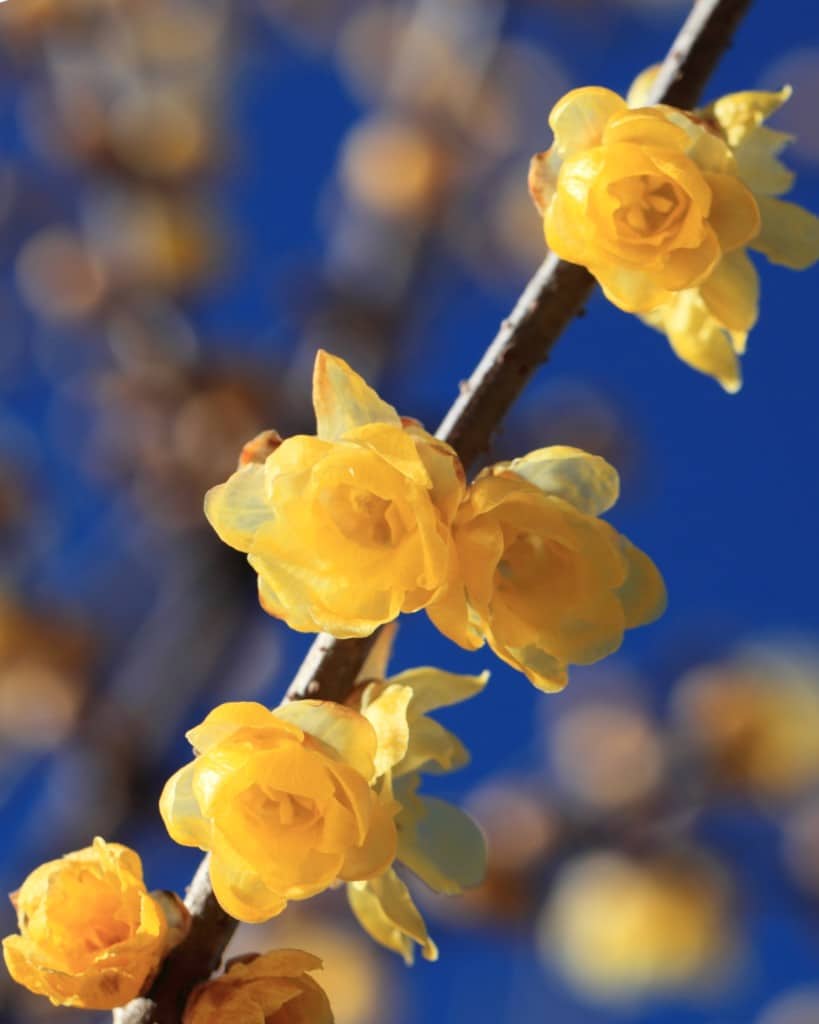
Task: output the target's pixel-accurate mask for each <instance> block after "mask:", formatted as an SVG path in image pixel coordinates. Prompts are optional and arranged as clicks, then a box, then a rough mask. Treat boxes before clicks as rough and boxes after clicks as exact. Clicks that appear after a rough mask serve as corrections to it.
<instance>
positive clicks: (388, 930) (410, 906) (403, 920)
mask: <svg viewBox="0 0 819 1024" xmlns="http://www.w3.org/2000/svg"><path fill="white" fill-rule="evenodd" d="M347 899H348V900H349V903H350V908H351V909H352V911H353V913H354V914H355V916H356V917H357V918H358V921H359V923H360V925H361V927H362V928H363V929H364V931H365V932H367V934H368V935H369V936H370V937H371V938H372V939H374V940H375V941H376V942H378V943H380V944H381V945H382V946H385V947H386V948H387V949H391V950H393V951H394V952H395V953H399V954H400V955H401V956H402V957H403V958H404V962H405V963H406V964H407V966H409V965H411V964H412V962H413V960H414V950H415V944H417V945H419V946H420V947H421V950H422V953H423V956H424V959H425V960H437V959H438V950H437V948H436V946H435V943H434V942H433V941H432V940H431V939H430V937H429V934H428V932H427V928H426V924H425V923H424V919H423V918H422V917H421V915H420V913H419V912H418V908H417V907H416V906H415V903H414V902H413V900H412V896H411V895H410V892H409V889H407V887H406V885H404V883H403V882H402V881H401V879H400V878H399V877H398V875H396V873H395V872H394V871H393V870H392V869H390V870H389V871H385V872H384V874H383V875H380V876H379V877H378V878H373V879H371V880H370V881H368V882H353V883H351V884H350V885H348V886H347Z"/></svg>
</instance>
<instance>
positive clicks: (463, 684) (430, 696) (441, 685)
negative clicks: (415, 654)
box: [389, 668, 489, 720]
mask: <svg viewBox="0 0 819 1024" xmlns="http://www.w3.org/2000/svg"><path fill="white" fill-rule="evenodd" d="M488 682H489V673H488V672H482V673H481V674H480V675H479V676H465V675H457V674H455V673H454V672H443V671H442V670H441V669H439V668H412V669H408V670H407V671H406V672H399V674H398V675H396V676H391V677H390V679H389V683H390V685H395V686H404V687H408V688H409V689H410V690H411V691H412V704H411V705H410V709H409V710H410V719H411V720H412V719H416V718H418V717H419V716H420V715H425V714H426V713H427V712H428V711H435V710H436V709H437V708H446V707H450V706H451V705H453V704H460V703H461V701H465V700H469V699H470V698H471V697H475V696H477V694H479V693H481V691H482V690H483V689H484V688H485V687H486V684H487V683H488Z"/></svg>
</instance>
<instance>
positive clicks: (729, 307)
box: [700, 249, 759, 333]
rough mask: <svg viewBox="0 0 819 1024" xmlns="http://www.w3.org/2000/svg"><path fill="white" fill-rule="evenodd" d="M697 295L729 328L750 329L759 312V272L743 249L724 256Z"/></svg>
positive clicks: (736, 329) (737, 329) (746, 330)
mask: <svg viewBox="0 0 819 1024" xmlns="http://www.w3.org/2000/svg"><path fill="white" fill-rule="evenodd" d="M700 295H701V296H702V300H703V302H704V303H705V305H706V307H707V308H708V310H709V312H710V313H711V314H712V315H713V316H715V317H716V318H717V320H718V321H719V322H720V323H722V324H723V325H724V326H725V327H727V328H729V330H732V331H742V332H746V333H747V332H748V331H750V329H751V328H752V327H753V326H754V324H755V323H756V318H757V315H758V312H759V275H758V274H757V272H756V269H755V267H754V265H753V263H751V261H750V259H749V258H748V255H747V253H746V252H745V250H744V249H737V250H736V251H735V252H731V253H727V254H726V255H725V256H723V258H722V259H721V260H720V262H719V263H718V264H717V265H716V267H715V268H714V270H713V271H712V272H711V274H710V276H709V277H708V278H706V280H705V281H703V283H702V284H701V285H700Z"/></svg>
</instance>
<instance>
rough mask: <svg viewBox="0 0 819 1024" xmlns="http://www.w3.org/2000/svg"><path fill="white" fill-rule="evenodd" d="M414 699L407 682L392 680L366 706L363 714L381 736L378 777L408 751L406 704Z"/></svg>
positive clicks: (408, 734) (377, 753) (408, 736)
mask: <svg viewBox="0 0 819 1024" xmlns="http://www.w3.org/2000/svg"><path fill="white" fill-rule="evenodd" d="M411 700H412V690H411V689H410V688H409V687H408V686H400V685H392V684H390V685H389V686H386V687H385V688H384V690H383V691H382V693H381V694H380V695H379V696H378V697H376V699H375V700H374V701H372V702H371V703H369V704H368V705H367V707H366V708H364V711H363V714H364V717H365V718H366V719H367V721H368V722H369V723H370V725H371V726H372V727H373V729H374V730H375V735H376V737H377V738H378V749H377V752H376V755H375V775H376V777H378V776H380V775H383V774H384V772H387V771H389V769H390V768H392V767H393V766H394V765H396V764H398V762H399V761H400V760H402V758H403V757H404V755H405V754H406V752H407V747H408V745H409V738H410V730H409V723H408V721H407V708H408V707H409V703H410V701H411Z"/></svg>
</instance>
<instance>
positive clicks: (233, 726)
mask: <svg viewBox="0 0 819 1024" xmlns="http://www.w3.org/2000/svg"><path fill="white" fill-rule="evenodd" d="M277 726H278V723H277V722H276V719H275V718H273V713H272V712H271V711H270V710H269V708H266V707H265V706H264V705H263V704H259V703H257V702H256V701H227V702H226V703H225V704H220V705H219V706H218V707H215V708H214V709H213V710H212V711H211V712H210V713H209V714H208V716H207V717H206V718H205V720H204V722H202V724H201V725H197V726H195V727H194V728H193V729H189V730H188V732H186V733H185V736H186V737H187V740H188V743H190V745H191V746H192V747H193V749H194V750H195V751H196V752H197V754H204V753H206V752H207V751H208V750H210V749H211V748H212V747H215V746H216V745H217V744H219V743H222V742H223V741H224V740H226V739H229V738H230V737H231V736H232V735H233V734H234V733H237V732H238V731H239V730H240V729H275V728H277ZM283 728H284V729H286V728H287V727H286V726H285V727H283ZM290 731H291V732H292V734H293V735H294V737H296V738H297V739H298V738H300V736H301V733H300V732H299V731H298V730H290Z"/></svg>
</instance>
